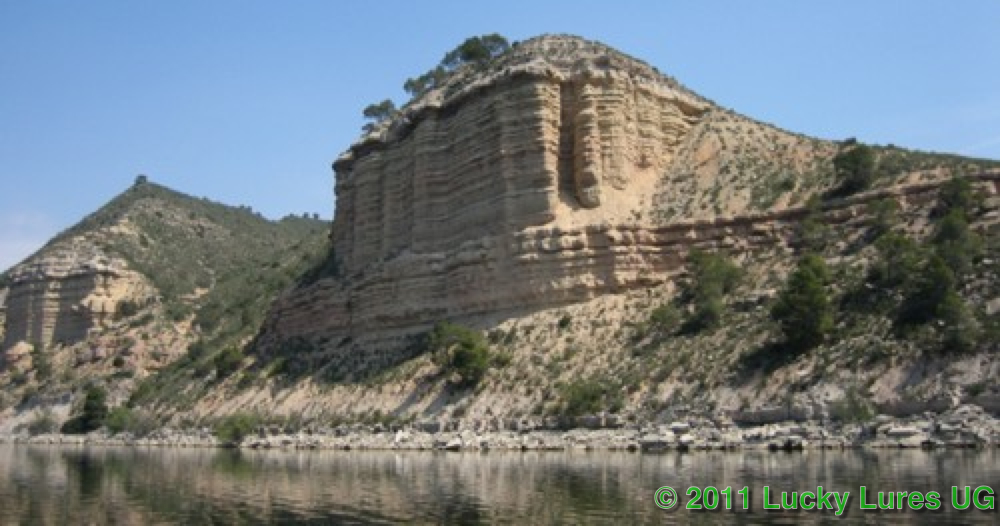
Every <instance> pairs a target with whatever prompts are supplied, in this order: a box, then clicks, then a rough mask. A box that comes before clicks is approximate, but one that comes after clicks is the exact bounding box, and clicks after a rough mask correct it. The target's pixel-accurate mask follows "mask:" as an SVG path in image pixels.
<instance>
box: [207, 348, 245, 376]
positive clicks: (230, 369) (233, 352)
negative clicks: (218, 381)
mask: <svg viewBox="0 0 1000 526" xmlns="http://www.w3.org/2000/svg"><path fill="white" fill-rule="evenodd" d="M242 363H243V353H241V352H240V350H239V349H238V348H236V347H227V348H225V349H224V350H222V351H221V352H219V353H218V354H216V355H215V358H213V359H212V364H213V365H215V374H216V375H217V376H218V377H219V378H226V377H227V376H229V375H231V374H233V373H235V372H236V371H238V370H239V369H240V365H241V364H242Z"/></svg>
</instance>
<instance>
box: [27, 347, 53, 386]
mask: <svg viewBox="0 0 1000 526" xmlns="http://www.w3.org/2000/svg"><path fill="white" fill-rule="evenodd" d="M31 365H32V367H34V369H35V380H38V381H40V382H42V381H45V380H48V379H49V378H51V377H52V363H51V362H50V361H49V357H48V355H47V354H45V351H43V350H41V349H35V350H34V351H32V352H31Z"/></svg>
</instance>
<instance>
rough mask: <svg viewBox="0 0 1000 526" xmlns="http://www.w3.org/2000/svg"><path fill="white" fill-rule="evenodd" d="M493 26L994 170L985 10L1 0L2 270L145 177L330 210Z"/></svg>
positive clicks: (990, 40)
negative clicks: (582, 41) (395, 107)
mask: <svg viewBox="0 0 1000 526" xmlns="http://www.w3.org/2000/svg"><path fill="white" fill-rule="evenodd" d="M490 32H499V33H502V34H504V35H506V36H507V37H508V38H510V39H511V40H522V39H525V38H529V37H531V36H535V35H537V34H541V33H573V34H577V35H581V36H584V37H587V38H591V39H597V40H601V41H604V42H606V43H608V44H610V45H612V46H614V47H617V48H618V49H621V50H622V51H624V52H626V53H629V54H632V55H634V56H637V57H640V58H642V59H644V60H646V61H647V62H649V63H651V64H653V65H655V66H657V67H658V68H659V69H660V70H661V71H664V72H666V73H668V74H670V75H672V76H674V77H676V78H677V79H678V80H680V81H681V82H682V83H684V84H686V85H687V86H688V87H690V88H692V89H694V90H696V91H698V92H700V93H701V94H703V95H705V96H706V97H708V98H710V99H712V100H714V101H716V102H717V103H719V104H721V105H723V106H727V107H730V108H734V109H736V110H737V111H739V112H741V113H744V114H747V115H750V116H752V117H755V118H757V119H760V120H763V121H767V122H770V123H773V124H776V125H778V126H780V127H783V128H787V129H791V130H795V131H800V132H804V133H807V134H810V135H815V136H819V137H824V138H836V139H839V138H844V137H848V136H856V137H858V138H859V139H861V140H864V141H869V142H875V143H889V142H892V143H895V144H898V145H901V146H907V147H913V148H918V149H923V150H935V151H947V152H956V153H963V154H968V155H973V156H978V157H988V158H994V159H998V158H1000V2H997V1H995V0H965V1H961V2H955V1H947V0H940V1H933V2H932V1H918V0H909V1H906V0H897V1H891V0H882V1H844V0H841V1H836V2H834V1H822V2H814V1H802V0H785V1H770V0H763V1H756V2H748V1H737V0H731V1H726V2H719V1H705V0H699V1H694V0H691V1H672V0H671V1H663V0H658V1H654V0H651V1H648V2H629V1H621V0H617V1H614V2H612V1H604V2H589V1H583V0H577V1H573V2H558V3H557V2H544V1H541V0H534V1H530V2H528V1H503V2H469V1H468V0H466V1H463V2H394V1H383V2H337V1H332V0H327V1H305V0H295V1H291V2H267V3H265V2H257V1H249V0H241V1H165V2H152V1H95V2H79V1H73V2H69V1H66V2H54V1H47V0H40V1H20V2H19V1H16V0H0V182H2V183H3V185H2V188H3V189H2V192H0V268H6V267H7V266H9V265H11V264H13V263H15V262H17V261H18V260H20V259H21V258H23V257H24V256H26V255H28V253H30V252H31V251H33V250H35V249H37V248H38V247H39V246H40V245H41V244H42V243H43V242H44V241H45V240H46V239H48V238H49V237H50V236H52V235H53V234H54V233H56V232H57V231H59V230H61V229H63V228H66V227H68V226H70V225H71V224H73V223H75V222H76V221H78V220H79V219H80V218H82V217H83V216H84V215H86V214H87V213H89V212H91V211H92V210H94V209H96V208H97V207H99V206H100V205H102V204H103V203H104V202H106V201H107V200H108V199H110V198H111V197H113V196H114V195H116V194H117V193H119V192H121V191H122V190H124V189H125V188H126V187H128V185H129V184H131V182H132V181H133V179H134V178H135V176H136V174H139V173H145V174H148V175H149V177H150V178H151V179H152V180H153V181H156V182H159V183H162V184H165V185H167V186H170V187H172V188H175V189H177V190H180V191H183V192H186V193H189V194H193V195H196V196H208V197H210V198H212V199H215V200H218V201H222V202H224V203H229V204H234V205H239V204H245V205H250V206H252V207H253V208H254V209H256V210H260V211H262V212H263V213H264V214H265V215H267V216H269V217H280V216H282V215H285V214H287V213H302V212H318V213H320V214H321V215H322V216H324V217H329V216H330V215H331V213H332V209H333V190H332V173H331V171H330V163H331V161H332V160H333V159H334V158H335V157H336V156H337V155H338V153H339V152H341V151H342V150H343V149H345V148H346V147H347V146H348V145H349V144H350V143H351V141H352V140H354V139H355V137H356V136H357V133H358V130H359V128H360V126H361V125H362V123H363V120H362V119H361V108H362V107H364V106H365V105H366V104H367V103H369V102H373V101H377V100H380V99H382V98H384V97H393V98H395V99H396V100H397V102H401V101H402V99H403V92H402V90H401V88H400V86H401V85H402V82H403V80H405V79H406V78H407V77H410V76H414V75H416V74H419V73H422V72H423V71H425V70H426V69H428V68H430V67H431V66H433V65H434V64H436V63H437V62H438V60H440V58H441V56H442V55H443V54H444V53H445V52H446V51H447V50H449V49H451V48H452V47H454V46H455V45H456V44H458V43H459V42H460V41H461V40H463V39H464V38H465V37H467V36H470V35H475V34H483V33H490Z"/></svg>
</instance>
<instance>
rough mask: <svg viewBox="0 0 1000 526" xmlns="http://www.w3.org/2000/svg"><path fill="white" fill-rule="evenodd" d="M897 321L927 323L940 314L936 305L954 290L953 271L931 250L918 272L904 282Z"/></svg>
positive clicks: (904, 323)
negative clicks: (913, 277) (914, 276)
mask: <svg viewBox="0 0 1000 526" xmlns="http://www.w3.org/2000/svg"><path fill="white" fill-rule="evenodd" d="M905 289H906V290H905V291H904V296H903V303H902V305H900V311H899V316H898V317H897V322H898V323H900V324H902V325H916V324H922V323H927V322H929V321H931V320H933V319H935V318H937V317H938V316H939V315H940V314H941V311H940V307H941V305H943V304H944V303H945V301H946V300H947V301H951V300H949V298H948V296H950V295H952V294H955V273H954V272H952V270H951V268H950V267H949V266H948V264H947V262H945V260H944V259H942V258H941V256H939V255H938V254H931V255H930V256H929V257H928V258H927V260H926V261H924V262H923V263H922V265H921V267H920V271H919V274H918V275H917V276H916V278H915V279H913V280H911V281H910V282H908V283H907V284H906V286H905Z"/></svg>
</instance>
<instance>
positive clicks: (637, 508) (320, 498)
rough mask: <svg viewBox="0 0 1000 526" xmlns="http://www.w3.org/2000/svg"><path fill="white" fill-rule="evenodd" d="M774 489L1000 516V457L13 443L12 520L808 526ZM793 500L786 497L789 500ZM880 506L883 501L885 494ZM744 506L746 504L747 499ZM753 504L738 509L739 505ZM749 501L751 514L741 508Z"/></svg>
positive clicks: (890, 518) (8, 508) (874, 518)
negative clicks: (729, 494) (745, 492)
mask: <svg viewBox="0 0 1000 526" xmlns="http://www.w3.org/2000/svg"><path fill="white" fill-rule="evenodd" d="M664 485H669V486H672V487H673V488H674V489H677V490H679V491H680V492H681V493H682V495H681V507H683V506H684V505H685V504H686V503H687V501H688V500H689V499H688V498H687V497H685V496H684V495H683V492H684V491H685V490H686V489H687V488H688V487H689V486H692V485H694V486H702V487H704V486H708V485H715V486H718V487H719V488H720V489H721V488H723V487H726V486H732V487H733V488H734V491H735V490H739V489H740V488H742V487H743V486H748V487H749V488H750V508H751V510H750V512H749V513H748V512H739V513H736V512H724V511H714V512H707V511H706V512H700V513H697V512H691V511H687V510H684V509H674V510H672V511H664V510H661V509H660V508H658V507H657V506H656V505H655V504H654V502H653V494H654V492H655V491H656V489H657V488H659V487H660V486H664ZM764 485H769V486H770V487H771V488H772V491H777V492H778V494H779V495H780V491H793V490H799V491H805V490H809V489H812V490H815V489H816V486H817V485H823V486H824V487H825V488H826V489H827V490H828V491H829V490H833V491H850V492H851V496H850V498H849V500H848V504H847V509H848V511H847V513H846V514H845V515H846V519H847V522H848V523H856V524H863V523H882V524H885V523H896V524H936V525H937V524H968V523H986V524H990V523H994V522H1000V515H998V513H997V512H996V511H986V512H983V511H956V510H954V509H952V508H951V486H953V485H958V486H965V485H971V486H972V487H973V488H975V487H976V486H979V485H988V486H991V487H992V488H994V489H995V490H1000V452H998V451H997V450H988V451H943V452H920V451H886V452H878V453H872V452H860V451H851V452H804V453H789V454H785V453H782V454H771V453H693V454H667V455H639V454H630V453H607V452H593V453H583V452H580V453H497V452H491V453H488V454H478V453H475V454H472V453H420V452H414V453H393V452H375V453H365V452H354V451H352V452H340V451H331V452H302V453H298V452H249V453H248V452H242V453H241V452H236V451H228V450H178V449H117V448H98V447H91V448H82V447H81V448H67V447H41V446H14V445H0V524H3V525H8V524H185V525H195V524H300V523H303V524H393V523H399V522H409V523H431V524H479V523H484V524H492V523H501V524H645V523H656V524H664V523H666V524H692V523H694V524H716V523H720V524H801V523H814V524H825V523H833V522H835V521H836V522H837V523H841V522H842V520H843V519H844V518H845V517H841V518H838V517H836V516H835V512H833V511H829V510H827V511H797V512H794V511H793V512H773V511H765V510H763V509H762V506H763V502H762V498H763V493H762V490H763V486H764ZM862 485H866V486H867V487H868V488H869V490H873V491H897V490H906V491H922V492H927V491H938V492H940V493H941V494H942V498H941V500H942V502H943V506H942V509H941V510H940V511H936V512H928V511H922V512H912V511H909V512H906V511H904V512H881V513H879V512H873V511H861V510H860V509H859V500H858V491H859V487H860V486H862ZM779 498H780V497H774V501H775V502H777V501H778V499H779ZM871 500H872V501H874V500H875V498H874V497H872V498H871ZM737 502H738V499H737ZM734 506H737V504H734ZM739 507H741V506H739Z"/></svg>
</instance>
